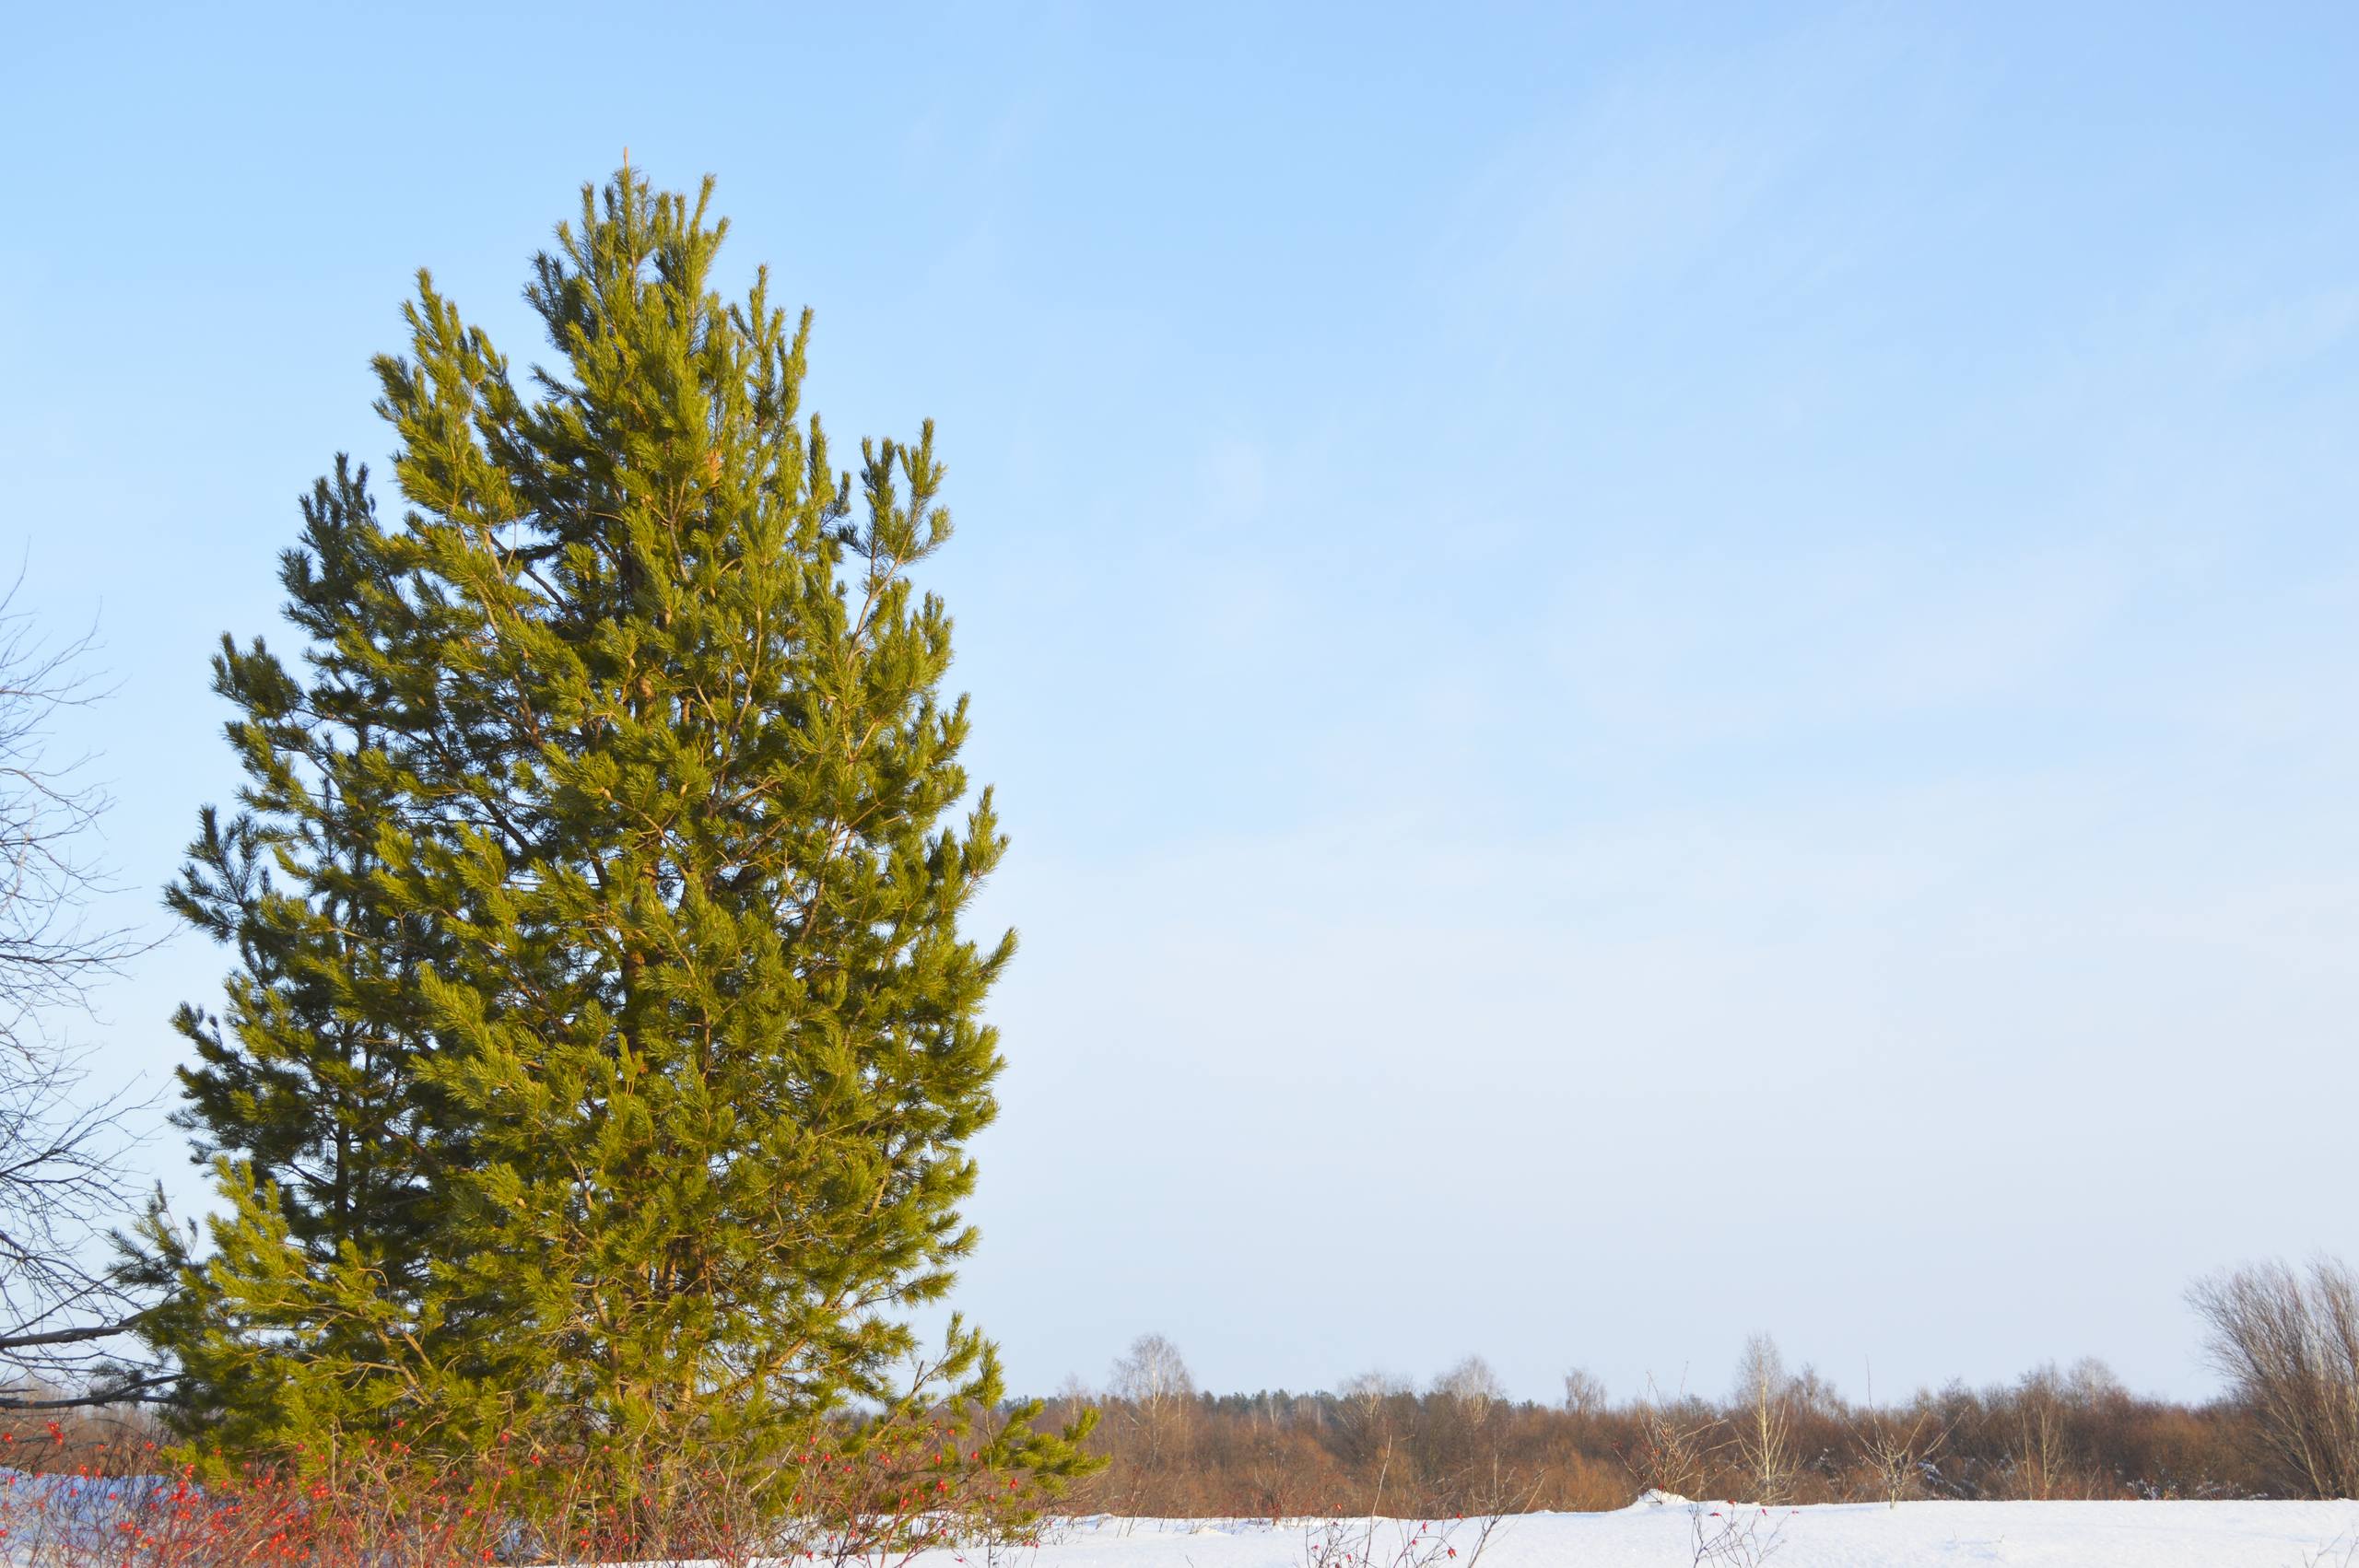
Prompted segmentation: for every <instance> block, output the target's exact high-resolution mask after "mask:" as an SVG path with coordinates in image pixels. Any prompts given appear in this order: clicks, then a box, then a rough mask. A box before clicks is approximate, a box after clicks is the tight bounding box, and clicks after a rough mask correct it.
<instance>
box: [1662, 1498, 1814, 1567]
mask: <svg viewBox="0 0 2359 1568" xmlns="http://www.w3.org/2000/svg"><path fill="white" fill-rule="evenodd" d="M1791 1517H1793V1514H1792V1512H1791V1511H1790V1510H1789V1511H1788V1512H1787V1513H1785V1514H1783V1515H1777V1516H1774V1517H1773V1516H1772V1515H1771V1514H1770V1512H1769V1510H1768V1509H1766V1508H1765V1507H1763V1506H1761V1505H1760V1504H1754V1505H1753V1506H1752V1507H1750V1508H1747V1507H1743V1506H1740V1505H1739V1504H1733V1503H1731V1504H1725V1505H1723V1506H1721V1507H1719V1508H1711V1507H1708V1506H1707V1505H1706V1504H1701V1503H1697V1504H1692V1505H1690V1506H1689V1508H1688V1510H1687V1527H1688V1530H1689V1533H1690V1536H1691V1538H1692V1541H1693V1547H1694V1550H1693V1553H1692V1555H1691V1556H1690V1557H1689V1559H1688V1562H1689V1563H1690V1565H1691V1568H1702V1564H1704V1563H1708V1562H1709V1563H1714V1564H1726V1565H1727V1568H1761V1564H1762V1563H1764V1562H1768V1561H1769V1559H1770V1558H1772V1557H1774V1556H1776V1555H1777V1552H1778V1548H1779V1547H1781V1546H1783V1545H1784V1544H1785V1536H1786V1521H1787V1520H1788V1519H1790V1518H1791Z"/></svg>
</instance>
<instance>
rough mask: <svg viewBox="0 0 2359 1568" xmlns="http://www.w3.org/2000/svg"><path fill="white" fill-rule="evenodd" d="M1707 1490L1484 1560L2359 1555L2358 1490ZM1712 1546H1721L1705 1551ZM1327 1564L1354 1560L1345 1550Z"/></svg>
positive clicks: (1635, 1562) (1054, 1539) (1109, 1556)
mask: <svg viewBox="0 0 2359 1568" xmlns="http://www.w3.org/2000/svg"><path fill="white" fill-rule="evenodd" d="M1698 1506H1700V1509H1701V1512H1700V1514H1698V1513H1691V1508H1690V1505H1688V1504H1677V1503H1668V1504H1643V1503H1642V1504H1636V1505H1634V1506H1632V1507H1629V1508H1625V1509H1623V1510H1621V1511H1620V1512H1618V1513H1613V1514H1527V1515H1515V1516H1512V1517H1510V1518H1508V1519H1506V1520H1504V1521H1502V1522H1501V1524H1500V1525H1499V1527H1498V1528H1497V1529H1496V1531H1495V1532H1494V1533H1493V1534H1492V1536H1491V1538H1490V1539H1489V1541H1488V1543H1487V1544H1486V1545H1485V1547H1484V1548H1483V1551H1482V1562H1481V1568H1666V1565H1669V1568H1686V1565H1688V1564H1693V1563H1696V1562H1708V1563H1715V1564H1738V1565H1741V1568H1742V1565H1750V1564H1754V1563H1772V1564H1775V1565H1776V1568H1931V1565H1934V1564H1941V1565H1942V1568H1949V1565H1952V1564H1966V1563H2038V1564H2058V1565H2062V1564H2072V1565H2074V1568H2116V1565H2118V1568H2133V1565H2134V1568H2328V1565H2332V1568H2346V1564H2347V1565H2348V1568H2359V1503H1904V1504H1900V1505H1899V1506H1898V1507H1888V1506H1885V1505H1884V1504H1841V1505H1834V1506H1825V1507H1815V1508H1790V1509H1788V1508H1780V1509H1773V1510H1770V1511H1769V1512H1768V1513H1766V1515H1765V1514H1763V1513H1761V1512H1760V1511H1759V1510H1756V1509H1752V1508H1738V1509H1735V1510H1732V1511H1724V1512H1717V1513H1716V1511H1721V1510H1727V1505H1726V1504H1700V1505H1698ZM1418 1528H1419V1527H1418V1526H1416V1525H1414V1524H1409V1525H1405V1526H1403V1525H1396V1524H1392V1523H1389V1522H1379V1523H1378V1524H1377V1525H1376V1526H1375V1527H1374V1530H1373V1534H1372V1537H1369V1536H1368V1535H1367V1526H1366V1524H1365V1523H1355V1524H1353V1525H1352V1526H1350V1527H1349V1528H1348V1530H1347V1531H1346V1530H1343V1529H1339V1528H1337V1527H1326V1531H1325V1532H1322V1530H1321V1528H1320V1527H1304V1526H1302V1525H1298V1524H1297V1525H1294V1526H1291V1527H1286V1526H1278V1527H1273V1526H1272V1525H1271V1524H1269V1523H1268V1522H1267V1521H1266V1520H1264V1521H1259V1522H1243V1521H1232V1520H1219V1521H1211V1522H1207V1521H1202V1520H1193V1519H1119V1518H1093V1519H1082V1520H1074V1521H1069V1522H1066V1523H1063V1524H1062V1525H1060V1526H1059V1527H1057V1528H1055V1529H1054V1530H1052V1531H1050V1532H1049V1533H1048V1534H1046V1535H1045V1536H1044V1537H1043V1539H1042V1544H1041V1546H1040V1548H1039V1550H1038V1551H1037V1552H1025V1553H1019V1554H1016V1555H1015V1557H1014V1558H1013V1559H1012V1560H1011V1559H1009V1558H1006V1557H1002V1558H1001V1559H1000V1561H999V1562H998V1563H997V1564H995V1565H994V1568H1320V1553H1319V1551H1318V1550H1317V1549H1318V1548H1319V1547H1320V1544H1322V1542H1324V1543H1326V1544H1330V1545H1346V1546H1348V1547H1350V1548H1353V1549H1356V1547H1357V1546H1358V1544H1359V1543H1360V1542H1361V1540H1362V1539H1364V1538H1367V1547H1368V1550H1367V1559H1368V1563H1367V1568H1420V1565H1422V1568H1465V1564H1466V1559H1467V1557H1468V1555H1469V1554H1470V1553H1471V1551H1472V1550H1473V1543H1474V1537H1475V1533H1476V1529H1477V1527H1476V1525H1475V1524H1474V1523H1473V1522H1472V1521H1469V1522H1466V1523H1462V1524H1459V1525H1456V1526H1454V1527H1445V1528H1447V1529H1448V1530H1449V1535H1448V1537H1447V1539H1446V1541H1445V1542H1444V1543H1443V1544H1442V1545H1441V1550H1438V1551H1436V1550H1434V1547H1435V1545H1436V1542H1435V1539H1434V1538H1433V1537H1431V1536H1427V1537H1426V1538H1425V1539H1413V1533H1414V1531H1416V1530H1417V1529H1418ZM1453 1546H1454V1547H1455V1548H1456V1549H1457V1550H1458V1553H1459V1555H1458V1556H1457V1558H1456V1559H1454V1560H1453V1559H1451V1558H1450V1557H1449V1549H1450V1547H1453ZM1712 1547H1717V1548H1718V1553H1717V1554H1712V1553H1711V1552H1708V1551H1706V1552H1702V1553H1701V1554H1699V1549H1701V1548H1712ZM1404 1548H1405V1549H1406V1550H1404ZM1354 1557H1355V1562H1356V1550H1354ZM920 1562H921V1563H923V1564H924V1565H925V1568H958V1565H959V1564H961V1563H963V1564H964V1565H965V1568H984V1560H983V1559H982V1558H981V1557H980V1555H970V1556H967V1557H964V1558H960V1557H957V1556H956V1555H955V1554H952V1553H948V1552H931V1553H928V1554H927V1555H926V1556H925V1557H923V1558H921V1559H920ZM1326 1568H1345V1563H1344V1559H1343V1558H1341V1557H1331V1558H1329V1559H1328V1562H1327V1565H1326Z"/></svg>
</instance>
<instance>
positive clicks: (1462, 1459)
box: [1052, 1262, 2359, 1517]
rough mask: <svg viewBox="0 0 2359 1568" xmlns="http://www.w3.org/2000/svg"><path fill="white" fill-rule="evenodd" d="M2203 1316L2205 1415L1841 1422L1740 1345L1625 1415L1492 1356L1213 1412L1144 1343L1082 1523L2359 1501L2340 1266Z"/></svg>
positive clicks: (2037, 1389)
mask: <svg viewBox="0 0 2359 1568" xmlns="http://www.w3.org/2000/svg"><path fill="white" fill-rule="evenodd" d="M2190 1295H2191V1299H2192V1301H2193V1304H2194V1305H2195V1306H2196V1308H2197V1312H2198V1315H2199V1316H2200V1317H2201V1320H2202V1322H2203V1324H2204V1326H2205V1329H2206V1333H2207V1335H2208V1339H2209V1346H2210V1350H2211V1352H2212V1355H2213V1357H2214V1359H2215V1360H2216V1362H2217V1363H2218V1364H2219V1366H2220V1369H2221V1370H2222V1372H2223V1373H2224V1375H2225V1377H2226V1382H2227V1387H2226V1389H2225V1391H2224V1394H2223V1395H2222V1396H2221V1397H2220V1398H2216V1399H2213V1400H2210V1401H2205V1402H2201V1403H2193V1404H2189V1403H2184V1402H2179V1401H2175V1400H2169V1399H2158V1398H2147V1397H2144V1396H2141V1395H2138V1394H2135V1393H2133V1392H2131V1391H2130V1389H2128V1388H2127V1387H2124V1386H2123V1385H2122V1383H2121V1382H2120V1380H2119V1379H2118V1378H2117V1377H2116V1376H2115V1375H2113V1373H2112V1372H2111V1371H2109V1370H2108V1369H2107V1367H2106V1366H2105V1365H2104V1364H2103V1363H2100V1362H2096V1361H2093V1360H2084V1361H2082V1362H2079V1363H2075V1364H2073V1365H2071V1366H2070V1367H2068V1368H2063V1369H2059V1368H2057V1367H2055V1366H2053V1365H2049V1366H2044V1367H2040V1368H2036V1369H2035V1370H2034V1371H2032V1372H2029V1373H2027V1374H2025V1375H2024V1376H2022V1377H2020V1378H2018V1379H2016V1380H2015V1381H2013V1382H2012V1383H2007V1384H2002V1385H1999V1386H1995V1387H1984V1388H1969V1387H1966V1386H1964V1385H1960V1384H1953V1385H1951V1386H1950V1387H1946V1388H1942V1389H1940V1390H1938V1391H1936V1390H1921V1391H1919V1392H1918V1393H1916V1394H1915V1395H1913V1396H1912V1397H1910V1398H1907V1399H1904V1400H1900V1401H1896V1402H1888V1403H1884V1404H1876V1403H1872V1402H1868V1401H1853V1400H1850V1399H1847V1398H1844V1397H1842V1395H1840V1394H1839V1393H1838V1392H1837V1390H1836V1389H1835V1388H1834V1387H1831V1386H1830V1385H1829V1384H1828V1383H1827V1382H1826V1381H1825V1379H1824V1378H1822V1377H1820V1376H1819V1375H1817V1374H1816V1373H1815V1372H1814V1371H1813V1370H1812V1369H1811V1368H1809V1367H1802V1368H1800V1369H1790V1368H1789V1367H1788V1366H1787V1365H1786V1363H1785V1361H1784V1358H1783V1357H1782V1356H1781V1355H1780V1353H1779V1352H1778V1347H1777V1345H1776V1343H1775V1341H1774V1340H1771V1339H1769V1338H1768V1337H1767V1336H1766V1335H1757V1336H1755V1338H1754V1339H1752V1340H1750V1341H1749V1342H1748V1343H1747V1344H1746V1346H1745V1349H1744V1352H1743V1356H1742V1358H1741V1359H1740V1361H1739V1363H1738V1366H1737V1369H1736V1374H1735V1376H1734V1377H1733V1379H1732V1380H1731V1386H1730V1387H1729V1389H1728V1391H1727V1392H1726V1393H1725V1394H1722V1395H1719V1396H1717V1397H1706V1396H1703V1395H1700V1394H1697V1393H1695V1392H1693V1391H1689V1390H1685V1389H1681V1390H1676V1391H1665V1390H1662V1389H1661V1388H1657V1387H1649V1388H1647V1389H1646V1390H1645V1391H1644V1392H1643V1393H1640V1394H1637V1395H1636V1396H1634V1397H1632V1398H1625V1399H1621V1400H1615V1399H1614V1398H1611V1397H1609V1395H1608V1393H1607V1391H1606V1389H1605V1388H1604V1387H1603V1386H1602V1384H1601V1383H1600V1382H1599V1381H1598V1380H1597V1379H1596V1378H1595V1377H1593V1376H1591V1375H1590V1374H1588V1373H1586V1372H1582V1371H1574V1372H1570V1373H1567V1375H1566V1377H1565V1383H1564V1395H1563V1398H1562V1399H1561V1400H1560V1401H1558V1402H1555V1403H1541V1402H1537V1401H1532V1400H1524V1399H1517V1398H1511V1397H1510V1396H1509V1395H1508V1391H1507V1389H1506V1387H1504V1385H1503V1384H1502V1383H1501V1381H1500V1379H1499V1378H1498V1376H1497V1375H1496V1374H1495V1373H1494V1372H1493V1371H1492V1369H1491V1368H1490V1367H1489V1365H1488V1364H1487V1363H1485V1362H1484V1361H1483V1360H1482V1359H1481V1358H1480V1357H1469V1358H1467V1359H1466V1360H1464V1361H1462V1362H1461V1363H1458V1364H1457V1365H1455V1366H1453V1367H1451V1368H1449V1370H1448V1371H1446V1372H1444V1373H1442V1374H1441V1375H1438V1376H1437V1377H1435V1378H1434V1379H1433V1380H1432V1381H1431V1382H1429V1383H1427V1384H1426V1385H1425V1386H1424V1387H1417V1386H1415V1385H1414V1384H1412V1383H1410V1382H1409V1381H1408V1380H1406V1379H1403V1378H1400V1377H1395V1376H1392V1375H1387V1374H1383V1373H1374V1372H1371V1373H1367V1374H1363V1375H1359V1376H1356V1377H1354V1378H1351V1379H1349V1380H1347V1381H1346V1382H1345V1383H1344V1385H1343V1386H1342V1387H1340V1388H1337V1389H1334V1390H1332V1391H1328V1390H1321V1391H1318V1392H1311V1393H1290V1392H1287V1391H1285V1390H1283V1389H1280V1390H1277V1391H1274V1392H1271V1391H1264V1392H1262V1393H1257V1394H1225V1395H1215V1394H1211V1393H1207V1392H1204V1391H1203V1390H1201V1389H1199V1388H1198V1387H1197V1386H1196V1383H1195V1379H1194V1378H1193V1376H1192V1375H1191V1373H1190V1371H1189V1369H1188V1365H1187V1363H1186V1360H1185V1358H1184V1356H1183V1355H1182V1354H1181V1352H1180V1348H1179V1347H1178V1345H1176V1344H1175V1343H1174V1342H1173V1341H1172V1340H1169V1339H1168V1338H1166V1337H1164V1336H1162V1335H1159V1334H1149V1335H1145V1336H1143V1337H1142V1338H1140V1339H1139V1340H1137V1341H1136V1342H1135V1343H1133V1346H1132V1347H1131V1349H1130V1351H1129V1352H1127V1353H1126V1354H1125V1355H1124V1356H1122V1357H1121V1359H1120V1360H1119V1361H1117V1362H1116V1363H1115V1364H1114V1366H1113V1367H1112V1369H1111V1370H1110V1373H1109V1376H1108V1378H1107V1380H1106V1384H1105V1387H1102V1388H1092V1387H1086V1386H1085V1385H1083V1384H1082V1383H1080V1382H1079V1381H1078V1380H1074V1381H1073V1382H1070V1383H1069V1384H1068V1385H1067V1387H1065V1388H1064V1389H1062V1391H1061V1392H1060V1394H1059V1396H1058V1398H1057V1400H1056V1401H1053V1402H1052V1405H1062V1406H1063V1407H1066V1408H1069V1409H1075V1410H1077V1409H1081V1408H1085V1407H1089V1408H1097V1409H1100V1410H1103V1411H1104V1413H1105V1416H1106V1419H1105V1421H1104V1422H1102V1423H1101V1424H1100V1426H1099V1427H1098V1429H1097V1433H1096V1436H1095V1437H1094V1439H1093V1444H1094V1445H1095V1447H1096V1449H1097V1452H1098V1453H1099V1454H1100V1455H1101V1456H1102V1457H1105V1458H1106V1459H1107V1460H1108V1467H1107V1469H1105V1470H1104V1471H1103V1472H1102V1473H1101V1474H1099V1475H1098V1476H1097V1477H1096V1478H1094V1479H1092V1480H1088V1481H1086V1482H1085V1483H1083V1489H1082V1491H1081V1492H1080V1494H1079V1496H1078V1497H1077V1498H1076V1502H1077V1503H1078V1504H1080V1505H1083V1506H1088V1507H1096V1508H1102V1509H1104V1510H1106V1511H1108V1512H1111V1513H1118V1514H1133V1515H1171V1516H1205V1515H1210V1516H1230V1517H1244V1516H1257V1515H1258V1516H1263V1517H1283V1516H1287V1515H1332V1514H1356V1513H1361V1512H1367V1511H1372V1510H1381V1511H1385V1512H1391V1513H1397V1514H1414V1515H1457V1514H1473V1513H1476V1512H1484V1511H1488V1510H1491V1509H1495V1508H1500V1507H1510V1508H1564V1509H1601V1508H1616V1507H1621V1506H1623V1505H1625V1504H1627V1503H1629V1502H1630V1501H1631V1500H1632V1499H1633V1498H1634V1497H1636V1496H1637V1495H1638V1494H1639V1493H1641V1492H1645V1491H1649V1490H1658V1491H1661V1492H1670V1493H1675V1494H1678V1495H1681V1496H1686V1497H1702V1496H1711V1497H1739V1498H1745V1499H1749V1500H1755V1501H1759V1502H1764V1503H1795V1504H1802V1503H1833V1502H1870V1501H1873V1502H1901V1501H1907V1500H1917V1499H1928V1498H1959V1499H1989V1498H2012V1499H2048V1498H2125V1497H2128V1498H2153V1499H2161V1498H2202V1497H2214V1498H2219V1497H2254V1496H2279V1497H2349V1496H2353V1495H2359V1469H2353V1468H2352V1467H2353V1466H2354V1465H2359V1281H2354V1279H2353V1274H2352V1273H2351V1271H2350V1270H2347V1269H2345V1268H2343V1267H2341V1265H2339V1264H2335V1263H2332V1262H2322V1263H2320V1264H2318V1265H2317V1266H2316V1267H2315V1268H2314V1269H2313V1270H2310V1271H2309V1272H2308V1273H2307V1274H2306V1275H2305V1274H2298V1273H2296V1272H2294V1270H2290V1269H2287V1268H2284V1267H2283V1266H2278V1265H2268V1266H2261V1267H2257V1268H2249V1269H2245V1270H2236V1271H2234V1272H2231V1273H2227V1274H2223V1275H2221V1276H2218V1277H2216V1278H2214V1279H2212V1280H2210V1281H2205V1282H2203V1283H2202V1284H2201V1285H2199V1286H2198V1287H2197V1288H2196V1289H2195V1290H2194V1291H2193V1292H2192V1293H2190Z"/></svg>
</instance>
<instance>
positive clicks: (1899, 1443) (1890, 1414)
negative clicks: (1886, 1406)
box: [1857, 1405, 1949, 1504]
mask: <svg viewBox="0 0 2359 1568" xmlns="http://www.w3.org/2000/svg"><path fill="white" fill-rule="evenodd" d="M1857 1441H1858V1443H1859V1447H1860V1457H1861V1458H1862V1459H1863V1460H1865V1462H1866V1465H1867V1468H1868V1470H1869V1473H1870V1474H1871V1475H1872V1476H1873V1478H1874V1480H1875V1486H1876V1490H1877V1492H1879V1494H1881V1495H1882V1497H1883V1498H1884V1501H1885V1502H1887V1503H1891V1504H1901V1503H1906V1502H1907V1501H1909V1500H1910V1499H1912V1498H1917V1497H1922V1496H1923V1495H1925V1491H1926V1488H1925V1478H1926V1475H1927V1472H1928V1471H1929V1470H1931V1468H1932V1465H1933V1461H1934V1459H1935V1458H1936V1457H1938V1456H1939V1455H1940V1454H1941V1451H1942V1445H1944V1444H1945V1443H1947V1442H1948V1441H1949V1428H1948V1427H1947V1426H1946V1425H1945V1424H1943V1422H1942V1419H1941V1412H1940V1411H1939V1410H1935V1409H1934V1408H1932V1407H1931V1406H1930V1405H1919V1407H1918V1408H1917V1409H1916V1410H1907V1411H1894V1410H1869V1411H1867V1412H1866V1413H1865V1415H1864V1416H1862V1417H1861V1419H1860V1422H1859V1428H1858V1433H1857Z"/></svg>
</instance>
